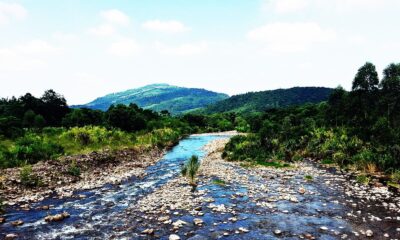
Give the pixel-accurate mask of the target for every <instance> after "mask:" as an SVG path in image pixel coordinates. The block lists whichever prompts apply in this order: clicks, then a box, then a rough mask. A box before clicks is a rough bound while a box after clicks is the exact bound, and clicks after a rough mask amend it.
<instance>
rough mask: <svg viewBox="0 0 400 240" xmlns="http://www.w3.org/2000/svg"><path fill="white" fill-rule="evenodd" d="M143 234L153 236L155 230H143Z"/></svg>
mask: <svg viewBox="0 0 400 240" xmlns="http://www.w3.org/2000/svg"><path fill="white" fill-rule="evenodd" d="M142 233H143V234H147V235H153V234H154V229H152V228H147V229H145V230H143V231H142Z"/></svg>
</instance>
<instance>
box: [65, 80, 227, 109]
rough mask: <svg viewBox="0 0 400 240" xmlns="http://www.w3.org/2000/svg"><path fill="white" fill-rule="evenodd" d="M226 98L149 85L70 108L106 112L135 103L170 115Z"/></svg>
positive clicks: (192, 89) (209, 93)
mask: <svg viewBox="0 0 400 240" xmlns="http://www.w3.org/2000/svg"><path fill="white" fill-rule="evenodd" d="M228 97H229V96H228V95H226V94H223V93H216V92H212V91H208V90H205V89H199V88H184V87H177V86H171V85H168V84H151V85H147V86H144V87H141V88H136V89H130V90H126V91H123V92H117V93H112V94H108V95H106V96H103V97H99V98H97V99H95V100H94V101H92V102H90V103H87V104H84V105H76V106H72V107H74V108H82V107H86V108H91V109H100V110H107V109H108V107H109V106H110V105H111V104H119V103H122V104H130V103H136V104H137V105H138V106H139V107H142V108H145V109H151V110H154V111H161V110H168V111H169V112H170V113H172V114H181V113H186V112H190V111H193V110H196V109H200V108H203V107H205V106H207V105H209V104H212V103H215V102H217V101H220V100H223V99H226V98H228Z"/></svg>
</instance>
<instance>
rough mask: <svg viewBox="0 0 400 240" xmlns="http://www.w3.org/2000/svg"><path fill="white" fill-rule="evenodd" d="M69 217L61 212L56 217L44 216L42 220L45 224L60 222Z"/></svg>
mask: <svg viewBox="0 0 400 240" xmlns="http://www.w3.org/2000/svg"><path fill="white" fill-rule="evenodd" d="M69 217H70V214H69V213H67V212H63V213H61V214H60V213H59V214H56V215H48V216H46V217H45V218H44V220H45V221H46V222H59V221H62V220H64V219H66V218H69Z"/></svg>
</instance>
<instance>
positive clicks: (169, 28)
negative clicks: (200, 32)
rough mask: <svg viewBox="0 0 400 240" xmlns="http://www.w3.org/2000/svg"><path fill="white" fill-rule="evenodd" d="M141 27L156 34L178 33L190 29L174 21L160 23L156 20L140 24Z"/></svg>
mask: <svg viewBox="0 0 400 240" xmlns="http://www.w3.org/2000/svg"><path fill="white" fill-rule="evenodd" d="M142 27H143V28H145V29H147V30H150V31H157V32H166V33H179V32H185V31H188V30H190V28H188V27H186V26H185V25H184V24H183V23H181V22H179V21H175V20H169V21H160V20H158V19H155V20H150V21H147V22H145V23H143V24H142Z"/></svg>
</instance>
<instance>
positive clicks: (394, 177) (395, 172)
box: [390, 170, 400, 183]
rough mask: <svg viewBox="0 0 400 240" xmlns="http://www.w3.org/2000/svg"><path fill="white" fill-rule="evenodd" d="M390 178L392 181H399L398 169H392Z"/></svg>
mask: <svg viewBox="0 0 400 240" xmlns="http://www.w3.org/2000/svg"><path fill="white" fill-rule="evenodd" d="M390 178H391V180H392V181H393V182H395V183H400V170H396V171H394V172H393V173H392V174H391V175H390Z"/></svg>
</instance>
